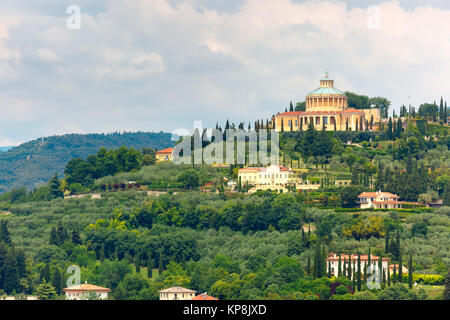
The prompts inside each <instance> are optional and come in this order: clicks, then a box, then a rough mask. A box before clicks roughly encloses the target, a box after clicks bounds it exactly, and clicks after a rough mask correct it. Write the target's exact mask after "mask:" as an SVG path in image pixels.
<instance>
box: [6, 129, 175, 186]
mask: <svg viewBox="0 0 450 320" xmlns="http://www.w3.org/2000/svg"><path fill="white" fill-rule="evenodd" d="M170 138H171V135H170V134H169V133H163V132H160V133H154V132H135V133H130V132H125V133H111V134H67V135H62V136H52V137H46V138H40V139H36V140H33V141H29V142H26V143H23V144H21V145H20V146H17V147H15V148H13V149H10V150H8V151H6V152H0V193H3V192H5V191H8V190H10V189H11V188H14V187H22V186H26V187H27V188H34V187H35V186H36V185H38V184H40V183H44V182H46V181H47V180H48V179H49V178H50V177H51V176H52V175H54V174H55V172H56V173H58V174H62V173H63V171H64V167H65V165H66V164H67V162H68V161H69V160H70V159H72V158H77V157H80V158H85V157H87V156H88V155H90V154H93V153H95V152H97V151H98V149H99V148H101V147H106V148H107V149H113V148H119V147H121V146H122V145H124V146H126V147H133V148H136V149H142V148H143V147H149V148H157V149H158V150H159V149H162V148H166V147H169V146H171V145H172V141H171V140H170Z"/></svg>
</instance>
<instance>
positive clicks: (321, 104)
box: [272, 72, 380, 132]
mask: <svg viewBox="0 0 450 320" xmlns="http://www.w3.org/2000/svg"><path fill="white" fill-rule="evenodd" d="M379 121H380V109H354V108H349V107H348V98H347V96H346V95H345V93H343V92H342V91H340V90H338V89H336V88H335V87H334V80H332V79H330V77H329V75H328V72H327V73H326V74H325V78H323V79H322V80H320V87H319V88H317V89H316V90H314V91H312V92H310V93H309V94H308V95H307V96H306V107H305V111H290V112H284V113H278V114H277V115H275V116H274V117H273V118H272V123H273V127H274V129H275V130H276V131H278V132H290V131H306V130H307V129H308V126H309V124H310V123H312V124H313V125H314V127H315V129H316V130H322V128H325V130H327V131H362V130H369V129H370V130H375V129H378V124H379Z"/></svg>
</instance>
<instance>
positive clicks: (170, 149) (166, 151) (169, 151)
mask: <svg viewBox="0 0 450 320" xmlns="http://www.w3.org/2000/svg"><path fill="white" fill-rule="evenodd" d="M161 153H173V148H172V147H170V148H166V149H163V150H159V151H156V154H161Z"/></svg>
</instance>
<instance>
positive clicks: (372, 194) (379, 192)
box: [358, 191, 399, 198]
mask: <svg viewBox="0 0 450 320" xmlns="http://www.w3.org/2000/svg"><path fill="white" fill-rule="evenodd" d="M378 196H384V197H390V198H399V196H397V195H395V194H392V193H390V192H381V191H377V192H363V193H361V194H360V195H359V196H358V198H367V197H369V198H372V197H373V198H375V197H378Z"/></svg>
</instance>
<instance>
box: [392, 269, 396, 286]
mask: <svg viewBox="0 0 450 320" xmlns="http://www.w3.org/2000/svg"><path fill="white" fill-rule="evenodd" d="M392 283H393V285H395V284H396V283H397V265H395V264H394V274H393V276H392Z"/></svg>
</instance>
